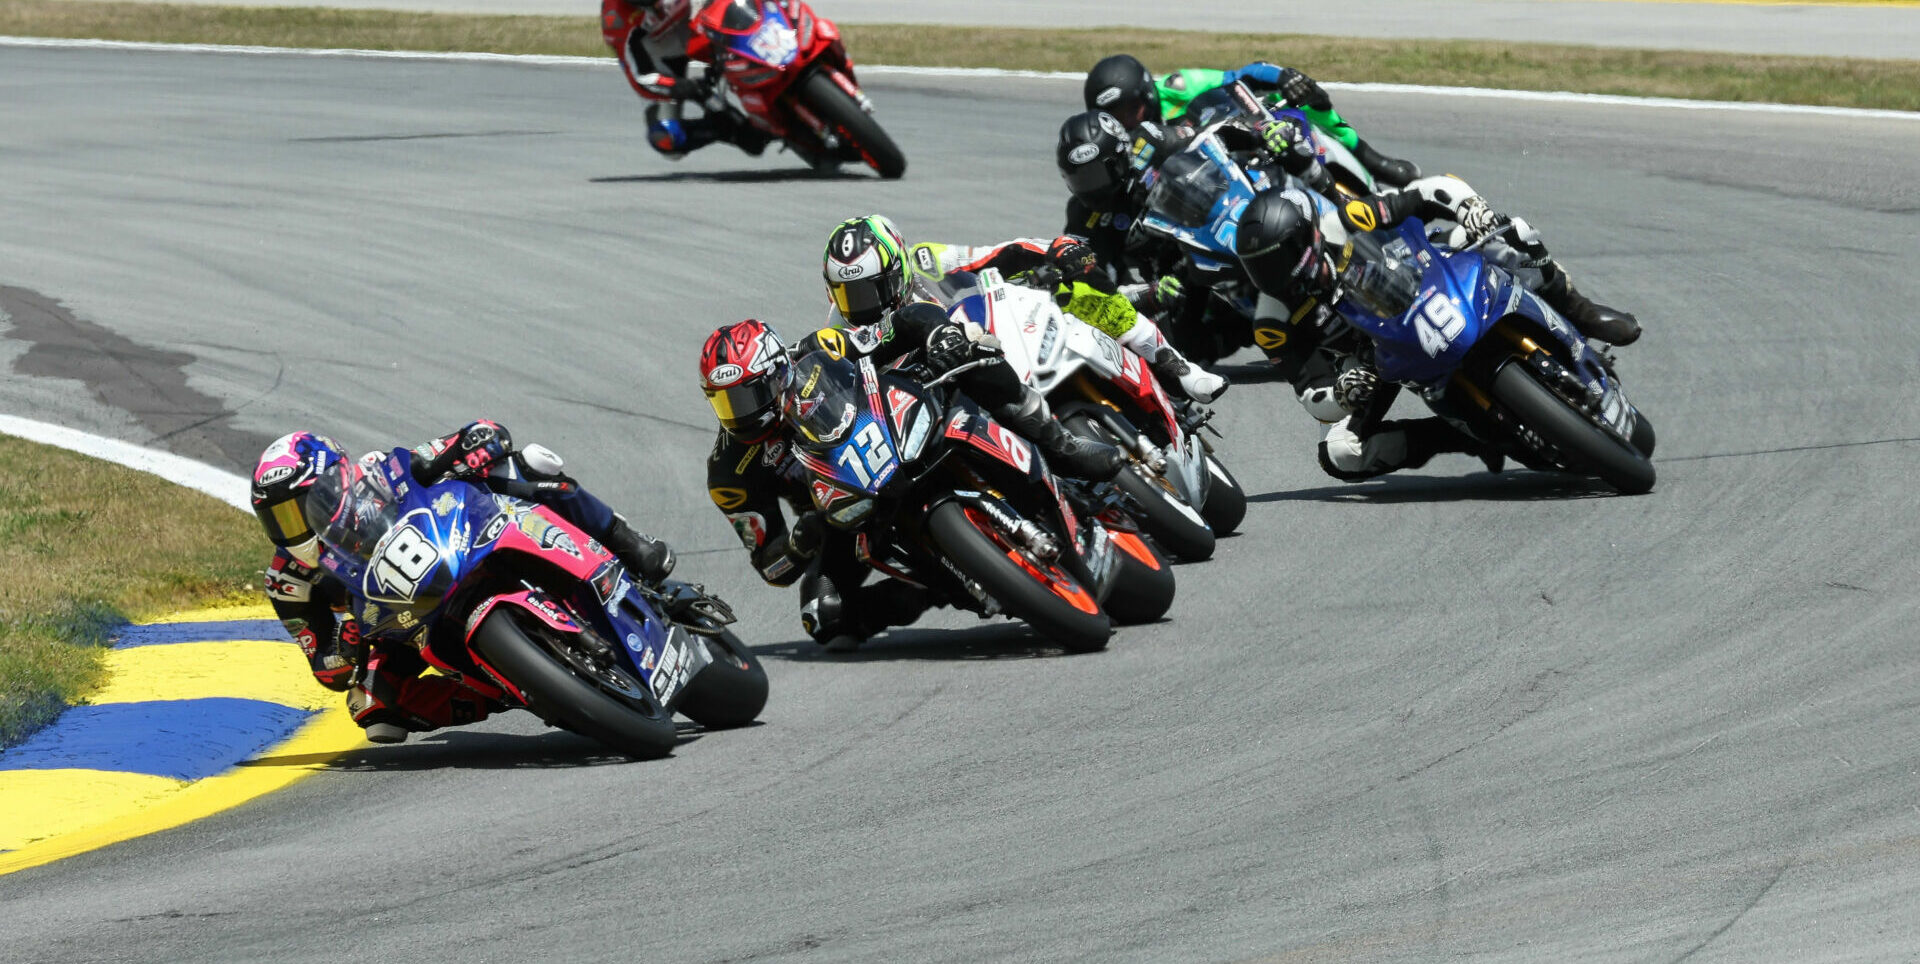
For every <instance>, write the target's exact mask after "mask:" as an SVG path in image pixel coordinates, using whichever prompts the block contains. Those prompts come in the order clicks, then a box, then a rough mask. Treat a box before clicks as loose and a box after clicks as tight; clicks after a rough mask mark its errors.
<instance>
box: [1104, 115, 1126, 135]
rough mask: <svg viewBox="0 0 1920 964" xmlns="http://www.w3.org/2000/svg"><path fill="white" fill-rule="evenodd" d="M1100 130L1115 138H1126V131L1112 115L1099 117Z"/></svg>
mask: <svg viewBox="0 0 1920 964" xmlns="http://www.w3.org/2000/svg"><path fill="white" fill-rule="evenodd" d="M1100 129H1101V130H1103V131H1106V132H1107V133H1109V134H1112V135H1113V136H1115V137H1121V138H1124V137H1126V136H1127V129H1126V128H1124V127H1121V126H1120V121H1119V119H1117V118H1115V117H1114V116H1113V115H1112V114H1101V115H1100Z"/></svg>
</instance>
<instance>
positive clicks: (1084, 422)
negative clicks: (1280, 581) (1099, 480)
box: [1061, 415, 1214, 562]
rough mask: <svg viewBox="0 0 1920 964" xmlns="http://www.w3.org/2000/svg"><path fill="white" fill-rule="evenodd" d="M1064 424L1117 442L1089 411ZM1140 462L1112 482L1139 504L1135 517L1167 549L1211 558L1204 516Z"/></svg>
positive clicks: (1192, 558) (1184, 555)
mask: <svg viewBox="0 0 1920 964" xmlns="http://www.w3.org/2000/svg"><path fill="white" fill-rule="evenodd" d="M1061 424H1062V425H1065V426H1066V427H1067V430H1068V431H1070V432H1072V433H1073V434H1075V435H1078V436H1080V437H1082V438H1090V439H1094V440H1097V441H1101V442H1106V443H1108V444H1110V445H1111V444H1115V440H1114V439H1113V438H1112V437H1111V436H1109V435H1108V434H1107V433H1106V432H1105V431H1103V430H1101V428H1100V427H1099V426H1098V425H1096V424H1095V423H1094V421H1093V419H1091V418H1089V417H1087V416H1086V415H1070V416H1068V417H1067V418H1065V419H1063V420H1062V421H1061ZM1137 465H1138V463H1135V464H1132V465H1128V466H1127V467H1126V468H1125V469H1122V470H1121V471H1120V474H1119V475H1117V476H1115V477H1114V480H1113V484H1115V485H1117V486H1119V487H1120V491H1122V492H1125V493H1126V494H1127V496H1128V498H1131V499H1132V500H1133V501H1134V504H1135V505H1137V506H1138V507H1139V511H1138V512H1137V513H1135V517H1136V518H1138V519H1139V520H1140V528H1141V529H1142V530H1144V531H1145V532H1146V533H1147V535H1150V536H1152V537H1153V541H1155V542H1157V543H1159V544H1160V545H1161V546H1163V547H1165V548H1166V550H1167V551H1168V552H1171V553H1173V554H1174V555H1176V556H1179V557H1180V558H1182V559H1185V560H1188V561H1189V562H1201V561H1204V560H1206V559H1210V558H1212V557H1213V543H1214V536H1213V530H1212V529H1211V528H1209V527H1208V525H1207V521H1206V519H1205V517H1203V516H1201V515H1200V514H1199V513H1198V512H1195V511H1194V510H1193V508H1192V507H1191V506H1188V505H1187V504H1186V502H1185V500H1183V499H1181V498H1180V497H1179V496H1178V495H1175V494H1174V493H1173V490H1172V489H1170V488H1168V487H1167V485H1166V483H1165V482H1164V481H1161V480H1155V479H1149V478H1147V477H1146V476H1144V475H1142V474H1140V472H1139V471H1137V468H1136V467H1137Z"/></svg>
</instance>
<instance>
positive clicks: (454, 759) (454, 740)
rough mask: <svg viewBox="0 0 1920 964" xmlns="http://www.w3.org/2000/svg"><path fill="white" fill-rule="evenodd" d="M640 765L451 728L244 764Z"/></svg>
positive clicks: (540, 738) (603, 751) (562, 741)
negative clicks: (387, 743) (387, 742)
mask: <svg viewBox="0 0 1920 964" xmlns="http://www.w3.org/2000/svg"><path fill="white" fill-rule="evenodd" d="M756 725H757V724H756ZM678 727H679V730H680V743H679V749H685V748H686V747H687V746H688V745H689V744H691V743H692V742H693V741H695V740H698V739H699V738H700V737H701V735H702V734H704V733H706V732H707V731H706V730H705V729H703V728H701V727H700V726H698V725H697V724H693V723H680V724H678ZM636 762H643V761H637V760H635V759H634V758H632V757H630V756H627V755H626V754H623V753H617V752H615V751H613V750H610V749H608V748H607V747H606V746H605V745H604V744H602V743H600V742H598V741H595V740H590V739H587V738H586V737H584V736H579V735H577V734H573V733H568V732H566V731H564V730H549V731H547V732H545V733H537V734H531V735H529V734H518V733H481V732H476V731H472V730H459V729H450V730H443V731H437V732H433V733H426V734H418V735H415V736H414V737H413V738H412V739H409V740H408V741H407V742H405V743H402V744H399V745H398V746H367V747H362V748H360V749H357V750H353V751H351V752H349V753H345V754H342V755H339V756H332V755H331V754H326V753H290V754H283V755H280V756H264V757H261V758H259V759H257V760H250V761H248V762H246V763H242V764H240V765H241V766H243V767H270V766H311V765H313V764H323V765H324V766H325V767H326V769H328V770H336V771H344V772H350V773H371V772H386V771H398V772H405V771H410V770H448V769H462V770H568V769H573V768H576V767H597V766H614V765H618V764H622V763H636Z"/></svg>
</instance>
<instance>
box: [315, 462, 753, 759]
mask: <svg viewBox="0 0 1920 964" xmlns="http://www.w3.org/2000/svg"><path fill="white" fill-rule="evenodd" d="M412 462H413V453H412V452H411V451H409V450H407V449H404V448H400V449H394V450H393V451H392V452H391V453H390V454H389V455H387V456H386V457H385V458H382V459H380V460H379V461H378V462H372V463H367V462H363V463H362V464H360V465H353V464H342V465H340V466H338V467H337V469H336V470H335V471H334V472H331V473H329V474H327V475H325V476H323V477H322V478H321V479H320V480H319V481H317V482H315V483H314V486H313V488H312V490H311V491H310V493H309V494H308V496H307V511H308V517H309V518H313V519H327V520H330V521H328V522H327V523H326V525H324V526H322V527H320V532H319V537H320V541H321V543H322V544H323V545H324V546H325V547H326V552H325V554H324V555H323V556H322V557H321V565H322V566H323V567H325V569H326V570H327V571H328V572H329V573H331V574H332V575H333V576H335V577H336V578H338V579H339V580H340V581H341V582H342V583H343V584H345V585H346V586H347V588H348V591H349V592H350V593H351V595H352V598H351V600H350V605H351V607H352V609H351V612H352V614H353V616H354V617H355V618H356V619H358V620H359V622H360V625H361V627H362V636H363V638H364V639H365V640H367V641H368V642H369V643H371V644H376V645H381V646H389V647H399V646H405V647H409V648H413V649H417V650H419V652H420V654H421V656H422V657H423V658H425V660H426V662H427V663H428V664H429V665H431V666H433V667H434V668H436V669H437V670H439V671H440V672H442V673H444V674H447V675H450V676H452V677H453V678H455V679H458V680H460V681H461V683H462V684H464V685H466V686H467V687H469V688H471V689H473V690H474V691H475V692H477V693H479V694H480V695H482V696H485V697H487V698H489V699H493V700H496V701H498V702H500V703H503V704H505V705H507V706H510V707H520V708H524V709H527V710H531V711H532V712H533V713H534V714H535V715H537V716H539V717H540V718H541V719H544V720H546V721H547V722H548V723H551V724H553V725H555V726H559V727H563V728H565V729H569V730H572V731H574V732H576V733H580V734H582V735H584V736H589V737H592V738H594V739H597V740H599V741H601V742H602V743H605V744H607V745H608V746H611V747H614V748H615V749H618V750H621V751H623V752H626V753H628V754H631V755H633V756H637V757H658V756H663V755H665V754H667V753H669V752H671V750H672V749H673V746H674V744H675V742H677V740H678V735H677V731H676V729H675V727H674V723H673V714H674V713H675V712H679V713H682V714H684V715H686V716H687V717H688V718H689V719H691V720H693V721H695V722H697V723H700V724H703V725H705V726H708V727H716V728H717V727H725V726H740V725H744V724H746V723H749V722H751V721H752V720H753V718H754V717H756V716H758V715H759V713H760V710H761V708H762V707H764V706H765V705H766V700H767V677H766V672H765V671H764V670H763V669H761V667H760V664H759V661H758V660H756V659H755V658H754V655H753V653H752V652H751V651H750V650H748V649H747V648H746V646H745V645H744V644H742V643H741V642H740V640H739V639H738V638H736V637H735V636H734V635H733V633H732V632H731V631H729V630H728V629H727V625H728V624H729V623H731V622H733V614H732V611H731V610H730V609H729V608H728V607H727V605H726V604H725V603H724V602H722V601H721V600H719V599H718V598H716V597H714V596H711V595H708V594H707V593H706V592H705V591H703V590H702V589H701V588H699V587H697V586H691V585H687V584H685V583H679V582H672V581H669V582H666V583H664V584H662V585H661V586H658V587H652V586H647V585H645V584H643V583H641V582H640V581H638V580H636V579H634V578H632V577H630V576H629V575H628V574H627V571H626V568H625V567H624V566H622V565H621V564H620V562H619V560H617V559H615V558H614V556H613V554H612V553H611V552H608V551H607V549H606V548H605V547H604V546H602V545H600V543H599V542H597V541H595V540H593V539H591V538H588V537H587V535H586V534H585V533H583V532H581V531H580V530H579V529H578V528H576V527H574V526H573V525H572V524H570V523H568V522H567V521H566V520H565V519H563V518H561V517H560V516H559V515H558V514H556V513H555V512H553V510H551V509H548V508H547V507H545V506H542V505H538V504H536V503H533V502H530V501H523V500H521V499H517V498H513V497H512V496H510V495H498V494H495V493H493V492H490V491H488V490H487V489H484V488H481V487H480V486H478V485H474V484H472V483H470V482H463V481H446V482H440V483H437V484H434V485H421V484H420V483H419V481H418V480H416V479H415V478H414V477H413V475H412Z"/></svg>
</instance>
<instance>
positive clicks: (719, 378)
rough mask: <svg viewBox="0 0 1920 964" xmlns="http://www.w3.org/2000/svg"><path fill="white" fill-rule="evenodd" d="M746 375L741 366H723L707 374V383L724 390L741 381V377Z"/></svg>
mask: <svg viewBox="0 0 1920 964" xmlns="http://www.w3.org/2000/svg"><path fill="white" fill-rule="evenodd" d="M744 374H746V372H745V371H743V370H741V368H740V366H739V365H721V366H720V367H718V368H715V369H714V370H713V371H710V372H708V373H707V381H708V382H709V383H710V384H713V385H718V386H720V387H723V388H724V387H726V386H728V385H731V384H733V383H734V382H737V381H739V380H740V376H741V375H744Z"/></svg>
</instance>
